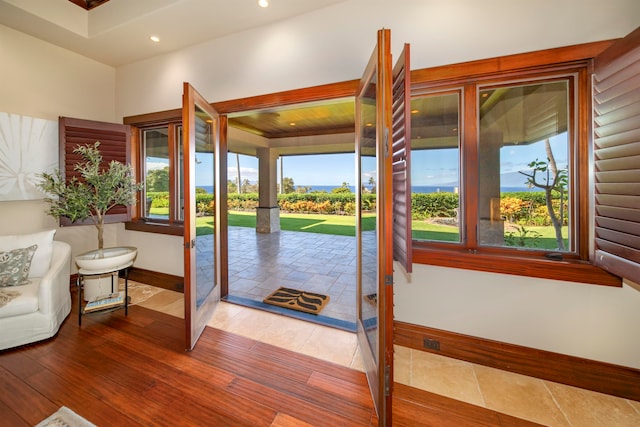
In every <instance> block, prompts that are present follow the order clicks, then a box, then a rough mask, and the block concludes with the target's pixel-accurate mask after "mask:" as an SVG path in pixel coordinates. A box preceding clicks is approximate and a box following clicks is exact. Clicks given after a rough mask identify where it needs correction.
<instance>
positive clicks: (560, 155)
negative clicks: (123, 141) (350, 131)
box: [148, 134, 567, 187]
mask: <svg viewBox="0 0 640 427" xmlns="http://www.w3.org/2000/svg"><path fill="white" fill-rule="evenodd" d="M551 146H552V150H553V153H554V155H555V157H556V161H557V163H558V167H559V168H564V167H566V164H567V150H566V134H563V135H559V136H557V137H554V138H552V139H551ZM411 156H412V157H411V159H412V175H411V181H412V185H414V186H426V185H429V186H436V185H449V186H451V185H458V184H457V183H458V176H459V166H458V150H455V149H443V150H421V151H413V152H412V153H411ZM500 156H501V168H500V173H501V174H509V173H513V172H518V171H523V170H527V169H528V168H527V164H528V163H530V162H531V161H533V160H535V159H539V160H545V159H546V154H545V150H544V144H543V143H542V142H539V143H536V144H530V145H522V146H509V147H503V148H502V149H501V151H500ZM239 157H240V174H241V179H242V180H245V179H248V180H249V181H250V182H251V183H255V182H256V181H257V180H258V159H257V158H256V157H251V156H245V155H240V156H239ZM281 159H282V161H283V167H284V170H283V175H284V176H285V177H288V178H293V181H294V185H296V186H320V185H321V186H336V187H339V186H341V185H342V183H343V182H346V183H348V184H349V185H350V186H354V185H355V181H356V177H355V156H354V154H323V155H304V156H285V157H284V158H281ZM197 161H198V164H197V166H196V185H197V186H206V185H212V183H213V177H212V176H213V175H212V173H213V166H212V156H211V155H206V154H201V153H199V154H198V156H197ZM227 161H228V163H227V166H228V179H230V180H234V181H235V179H236V176H237V164H236V155H235V154H233V153H231V154H229V157H228V159H227ZM148 165H154V166H156V167H164V166H166V163H164V162H158V163H154V162H153V161H152V160H151V161H150V162H148ZM152 167H153V166H152ZM280 167H281V164H280V160H279V161H278V182H280ZM374 167H375V165H374V164H373V163H372V162H371V159H367V162H366V163H365V164H364V166H363V170H364V173H363V175H364V178H363V181H365V183H367V182H368V180H369V178H368V177H369V176H375V175H374V174H373V173H372V172H373V169H374ZM517 179H518V177H516V180H517ZM525 180H526V179H525V178H524V177H522V185H523V186H524V182H525ZM505 184H506V183H505ZM515 184H519V182H516V183H509V184H506V185H515Z"/></svg>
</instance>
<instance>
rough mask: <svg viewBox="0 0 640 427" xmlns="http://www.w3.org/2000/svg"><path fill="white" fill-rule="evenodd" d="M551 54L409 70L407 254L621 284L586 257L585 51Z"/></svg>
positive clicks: (452, 264)
mask: <svg viewBox="0 0 640 427" xmlns="http://www.w3.org/2000/svg"><path fill="white" fill-rule="evenodd" d="M570 51H571V48H566V52H565V53H567V52H570ZM576 54H577V55H583V54H584V52H577V53H576ZM570 56H571V55H568V56H567V55H564V57H565V58H567V57H570ZM551 57H553V55H548V56H547V55H539V56H537V54H536V53H531V54H522V55H514V56H513V57H505V58H500V61H495V62H494V61H491V60H486V61H477V62H476V63H473V66H471V65H469V64H459V65H453V66H446V67H439V68H435V69H430V70H419V71H418V72H415V73H414V74H415V75H414V76H413V82H414V87H413V90H412V104H411V110H412V111H411V112H412V116H411V120H412V125H411V133H412V138H411V152H412V170H411V180H412V193H413V194H412V199H413V200H412V205H413V224H412V235H413V239H414V248H413V249H414V262H417V263H424V264H433V265H441V266H448V267H455V268H465V269H474V270H482V271H492V272H498V273H507V274H519V275H528V276H534V277H542V278H550V279H560V280H570V281H576V282H583V283H597V284H605V285H616V286H619V285H620V279H619V278H617V277H615V276H613V275H611V274H609V273H607V272H605V271H604V270H602V269H600V268H596V267H594V266H593V264H592V263H591V261H590V254H591V247H590V234H589V231H590V229H589V227H590V223H589V206H590V204H589V203H590V200H589V194H590V188H591V185H592V182H591V177H590V176H589V167H590V166H589V165H590V157H589V156H590V150H589V132H588V129H589V120H590V116H589V113H588V106H589V104H590V88H589V84H588V83H589V82H588V78H587V76H588V67H589V60H590V59H591V58H592V56H590V57H585V59H584V60H582V61H578V60H575V58H574V60H572V61H568V62H566V63H542V61H545V60H546V58H551ZM525 63H526V64H527V67H523V66H522V64H525ZM534 65H535V66H534ZM510 66H513V68H510ZM471 72H472V73H474V74H470V73H471ZM442 76H447V78H443V77H442Z"/></svg>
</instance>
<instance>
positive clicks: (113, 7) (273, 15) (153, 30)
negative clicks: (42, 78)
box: [0, 0, 345, 67]
mask: <svg viewBox="0 0 640 427" xmlns="http://www.w3.org/2000/svg"><path fill="white" fill-rule="evenodd" d="M344 1H345V0H271V1H270V5H269V7H267V8H262V7H260V6H258V0H108V1H101V0H0V24H2V25H6V26H7V27H10V28H14V29H16V30H18V31H21V32H23V33H26V34H29V35H32V36H34V37H37V38H39V39H42V40H45V41H47V42H49V43H52V44H54V45H57V46H60V47H63V48H65V49H68V50H71V51H73V52H77V53H79V54H81V55H84V56H86V57H88V58H92V59H95V60H96V61H99V62H102V63H104V64H107V65H111V66H114V67H117V66H120V65H124V64H128V63H131V62H136V61H139V60H142V59H146V58H150V57H152V56H156V55H160V54H163V53H167V52H171V51H174V50H178V49H183V48H185V47H187V46H191V45H195V44H198V43H203V42H205V41H207V40H212V39H216V38H220V37H224V36H227V35H230V34H233V33H237V32H240V31H245V30H248V29H251V28H256V27H260V26H264V25H268V24H271V23H274V22H278V21H282V20H286V19H289V18H292V17H295V16H297V15H302V14H305V13H309V12H312V11H314V10H317V9H322V8H324V7H327V6H330V5H333V4H336V3H341V2H344ZM82 4H84V6H82ZM85 8H90V10H87V9H85ZM152 35H156V36H158V37H159V38H160V42H159V43H154V42H152V41H151V40H150V39H149V37H150V36H152Z"/></svg>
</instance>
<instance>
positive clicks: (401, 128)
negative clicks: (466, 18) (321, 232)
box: [392, 44, 413, 273]
mask: <svg viewBox="0 0 640 427" xmlns="http://www.w3.org/2000/svg"><path fill="white" fill-rule="evenodd" d="M409 64H410V54H409V45H408V44H405V45H404V49H403V51H402V53H401V54H400V58H398V62H397V63H396V66H395V67H394V69H393V95H392V96H393V104H392V141H393V257H394V259H395V260H396V261H398V262H399V263H400V264H401V265H402V266H403V267H404V269H405V270H406V271H407V273H410V272H411V270H412V263H413V261H412V258H413V250H412V245H413V241H412V238H411V169H410V165H411V150H410V145H411V111H410V109H411V71H410V69H409V68H410V65H409Z"/></svg>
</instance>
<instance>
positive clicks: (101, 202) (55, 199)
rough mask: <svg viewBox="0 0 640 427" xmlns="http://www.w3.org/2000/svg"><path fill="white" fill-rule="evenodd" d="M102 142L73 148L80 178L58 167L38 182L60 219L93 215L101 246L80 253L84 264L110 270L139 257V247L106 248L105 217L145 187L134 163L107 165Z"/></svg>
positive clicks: (78, 259)
mask: <svg viewBox="0 0 640 427" xmlns="http://www.w3.org/2000/svg"><path fill="white" fill-rule="evenodd" d="M99 146H100V142H99V141H98V142H96V143H94V144H93V145H78V146H77V147H76V148H75V149H74V150H73V151H74V153H76V154H79V155H80V156H81V157H82V161H79V162H78V163H76V164H75V165H74V170H76V171H77V172H78V173H79V175H80V177H81V178H80V179H78V178H77V177H73V178H71V179H70V180H68V181H66V180H65V179H64V178H63V177H62V174H61V172H60V170H57V171H55V172H54V173H52V174H50V173H46V172H45V173H42V174H40V177H41V181H40V182H39V183H38V187H39V188H40V189H41V190H42V191H43V192H45V193H47V194H49V195H51V196H52V197H51V198H47V199H46V201H48V202H49V204H50V206H49V210H48V211H47V213H48V214H49V215H51V216H53V217H55V218H57V219H59V218H61V217H66V218H68V219H69V220H70V221H71V222H81V221H85V220H88V219H89V220H90V221H91V222H92V223H93V225H94V226H95V227H96V230H97V232H98V249H97V250H95V251H90V252H86V253H84V254H81V255H78V256H76V264H78V266H79V267H80V268H84V269H88V270H92V271H97V270H108V268H110V267H117V266H118V265H122V264H123V263H125V262H127V260H129V258H130V260H133V258H135V256H136V252H137V251H136V249H135V248H132V247H121V248H107V249H105V248H104V220H105V215H106V214H107V212H109V211H110V210H111V209H112V208H113V207H115V206H117V205H125V206H129V205H132V204H134V203H135V201H136V193H137V192H138V191H139V190H141V189H142V185H141V184H137V183H136V181H135V178H134V174H133V169H132V168H131V166H129V165H126V164H123V163H120V162H118V161H115V160H112V161H111V162H110V163H109V164H108V165H103V159H102V155H101V154H100V150H99ZM114 263H115V265H113V264H114ZM87 291H89V290H88V289H87ZM87 293H88V294H91V293H92V292H87ZM85 296H89V295H85Z"/></svg>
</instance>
